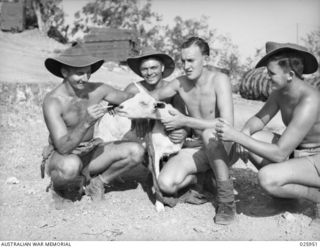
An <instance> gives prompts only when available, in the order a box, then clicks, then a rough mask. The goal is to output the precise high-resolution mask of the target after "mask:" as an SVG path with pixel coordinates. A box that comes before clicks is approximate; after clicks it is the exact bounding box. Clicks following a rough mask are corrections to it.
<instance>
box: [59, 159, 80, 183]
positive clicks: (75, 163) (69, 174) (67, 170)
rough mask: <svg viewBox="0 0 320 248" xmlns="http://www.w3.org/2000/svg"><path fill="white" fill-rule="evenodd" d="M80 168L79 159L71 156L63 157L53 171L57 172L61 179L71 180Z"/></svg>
mask: <svg viewBox="0 0 320 248" xmlns="http://www.w3.org/2000/svg"><path fill="white" fill-rule="evenodd" d="M81 168H82V162H81V159H80V158H79V157H78V156H76V155H73V154H71V155H68V156H64V157H63V158H62V159H61V161H60V163H59V165H58V166H57V167H56V169H55V170H56V171H57V172H58V175H59V177H61V179H64V180H72V179H74V178H76V177H77V176H78V175H79V173H80V170H81Z"/></svg>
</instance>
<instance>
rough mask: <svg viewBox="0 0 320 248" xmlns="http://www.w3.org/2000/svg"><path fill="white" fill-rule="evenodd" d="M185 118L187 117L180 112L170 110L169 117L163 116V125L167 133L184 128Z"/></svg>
mask: <svg viewBox="0 0 320 248" xmlns="http://www.w3.org/2000/svg"><path fill="white" fill-rule="evenodd" d="M184 117H185V115H183V114H181V113H180V112H179V110H177V109H170V110H169V115H167V116H161V123H162V124H163V125H164V127H165V128H166V130H167V131H173V130H175V129H178V128H181V127H183V126H184V121H183V120H184Z"/></svg>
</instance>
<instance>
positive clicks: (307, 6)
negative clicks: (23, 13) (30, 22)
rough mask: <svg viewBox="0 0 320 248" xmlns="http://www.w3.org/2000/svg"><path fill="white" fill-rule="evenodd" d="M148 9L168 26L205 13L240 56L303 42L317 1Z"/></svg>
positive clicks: (175, 0)
mask: <svg viewBox="0 0 320 248" xmlns="http://www.w3.org/2000/svg"><path fill="white" fill-rule="evenodd" d="M88 1H91V0H63V8H64V11H65V12H66V13H67V14H68V15H69V18H70V19H71V17H72V16H73V14H74V12H76V11H77V10H80V9H81V7H82V6H84V5H85V4H86V3H87V2H88ZM152 9H153V11H155V12H157V13H159V14H161V15H162V17H163V23H164V24H169V25H170V24H172V23H173V19H174V17H175V16H181V17H182V18H183V19H188V18H197V19H200V17H201V16H202V15H205V16H208V17H209V21H208V22H209V25H210V27H211V28H213V29H216V30H217V31H218V33H220V34H225V35H229V36H230V37H231V39H232V41H233V43H234V44H236V45H237V46H238V47H239V51H240V54H241V55H242V56H243V57H247V56H252V55H253V54H254V52H255V49H256V48H261V47H264V44H265V42H266V41H268V40H272V41H278V42H295V43H300V44H303V41H302V38H303V37H305V35H306V33H310V32H311V31H313V30H315V29H317V28H319V27H320V0H152ZM319 42H320V41H319Z"/></svg>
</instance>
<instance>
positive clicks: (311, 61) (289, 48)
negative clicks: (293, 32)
mask: <svg viewBox="0 0 320 248" xmlns="http://www.w3.org/2000/svg"><path fill="white" fill-rule="evenodd" d="M266 52H267V54H266V55H265V56H264V57H263V58H262V59H261V60H260V61H259V62H258V63H257V65H256V68H258V67H262V66H266V65H267V63H268V61H269V59H270V58H271V57H272V56H274V55H277V54H279V53H285V52H295V53H297V55H299V56H300V57H301V58H302V59H303V74H310V73H314V72H315V71H316V70H317V69H318V61H317V59H316V57H315V56H314V55H313V54H311V53H309V52H308V50H307V48H305V47H303V46H300V45H297V44H293V43H277V42H272V41H268V42H267V43H266Z"/></svg>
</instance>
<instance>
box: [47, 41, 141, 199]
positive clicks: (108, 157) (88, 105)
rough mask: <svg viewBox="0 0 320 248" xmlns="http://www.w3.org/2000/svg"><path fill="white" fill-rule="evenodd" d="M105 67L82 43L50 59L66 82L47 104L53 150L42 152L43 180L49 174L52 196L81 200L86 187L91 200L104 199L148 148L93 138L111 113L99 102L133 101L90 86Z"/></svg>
mask: <svg viewBox="0 0 320 248" xmlns="http://www.w3.org/2000/svg"><path fill="white" fill-rule="evenodd" d="M103 62H104V61H103V60H100V59H98V58H94V57H92V56H91V55H90V54H89V52H88V51H87V50H86V49H85V48H84V47H83V46H82V45H80V44H76V45H75V46H73V47H70V48H69V49H67V50H65V51H64V52H63V53H62V54H61V55H60V56H58V57H56V58H47V59H46V60H45V66H46V68H47V69H48V70H49V71H50V72H51V73H53V74H54V75H56V76H58V77H61V78H63V81H62V83H61V84H59V85H58V86H57V87H56V88H55V89H53V90H52V91H51V92H49V93H48V94H47V95H46V96H45V99H44V102H43V115H44V119H45V123H46V125H47V128H48V131H49V146H47V147H46V148H45V149H44V153H43V162H42V166H41V168H42V176H44V172H46V173H47V174H48V175H49V176H50V177H51V188H52V189H53V191H54V192H55V193H56V194H57V195H59V196H60V197H63V198H67V199H70V200H73V201H75V200H80V199H81V196H82V195H83V193H84V192H83V189H84V186H86V187H85V193H86V194H87V195H89V196H90V197H91V199H92V200H94V201H99V200H103V198H104V189H105V186H106V185H108V184H110V183H111V182H112V180H113V179H115V178H116V177H118V176H120V175H121V174H122V173H124V172H126V171H128V170H130V169H132V168H133V167H135V166H136V165H138V164H139V163H140V162H141V161H142V159H143V154H144V149H143V147H142V146H141V145H140V144H138V143H135V142H120V141H118V142H110V143H103V142H102V141H101V140H99V139H93V129H94V124H95V122H96V121H97V120H98V119H99V118H100V117H102V116H103V115H104V114H105V113H106V111H107V110H106V108H105V107H103V106H102V105H100V104H99V103H100V102H101V101H102V100H106V101H107V102H109V103H110V104H120V103H121V102H123V101H125V100H127V99H128V98H130V97H132V94H130V93H126V92H122V91H119V90H116V89H114V88H112V87H111V86H108V85H105V84H103V83H93V82H89V81H88V80H89V78H90V75H91V74H92V73H94V72H95V71H97V70H98V69H99V68H100V66H101V65H102V64H103Z"/></svg>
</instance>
